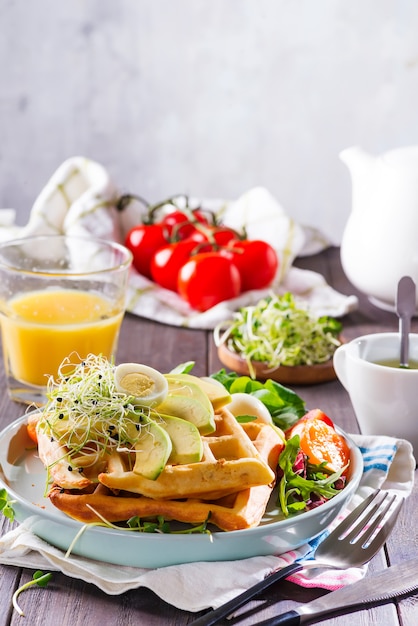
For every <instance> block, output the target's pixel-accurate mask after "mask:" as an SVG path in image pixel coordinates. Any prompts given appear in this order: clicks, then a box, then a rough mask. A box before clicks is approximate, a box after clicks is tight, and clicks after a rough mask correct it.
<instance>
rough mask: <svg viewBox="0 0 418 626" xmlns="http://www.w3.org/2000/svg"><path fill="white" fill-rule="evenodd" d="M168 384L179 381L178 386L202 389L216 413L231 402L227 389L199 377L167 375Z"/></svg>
mask: <svg viewBox="0 0 418 626" xmlns="http://www.w3.org/2000/svg"><path fill="white" fill-rule="evenodd" d="M165 376H166V378H167V380H168V384H169V386H170V381H172V380H173V379H174V380H176V381H177V384H181V383H183V384H185V383H189V384H193V385H196V386H198V387H199V388H200V390H201V391H203V393H204V394H205V395H206V396H207V397H208V398H209V401H210V403H211V404H212V407H213V408H214V410H215V411H217V410H218V409H220V408H221V407H223V406H225V405H226V404H228V403H229V402H231V394H230V393H229V392H228V391H227V390H226V389H225V387H224V386H223V385H220V384H218V383H217V382H216V381H214V382H213V383H212V382H209V381H208V380H206V379H205V380H203V379H202V378H199V376H193V374H166V375H165Z"/></svg>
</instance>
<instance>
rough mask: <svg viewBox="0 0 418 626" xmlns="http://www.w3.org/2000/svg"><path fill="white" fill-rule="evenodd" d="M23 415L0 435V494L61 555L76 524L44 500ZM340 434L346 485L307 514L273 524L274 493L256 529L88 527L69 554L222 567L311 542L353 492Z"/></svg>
mask: <svg viewBox="0 0 418 626" xmlns="http://www.w3.org/2000/svg"><path fill="white" fill-rule="evenodd" d="M26 423H27V415H25V416H23V417H21V418H20V419H18V420H16V421H15V422H13V423H12V424H10V425H9V426H8V427H7V428H6V429H5V430H3V431H2V432H1V433H0V488H5V489H6V490H7V492H8V494H9V495H10V498H11V499H12V500H14V503H13V509H14V511H15V516H16V520H17V521H18V522H20V523H22V522H25V525H26V526H27V527H28V528H30V529H31V531H32V532H33V533H34V534H35V535H37V536H39V537H40V538H42V539H44V540H45V541H47V542H48V543H49V544H51V545H53V546H55V547H57V548H60V549H62V550H64V551H66V550H67V549H68V548H69V546H70V545H71V543H72V542H73V539H74V538H75V536H76V534H77V533H78V531H79V530H80V529H81V528H82V526H83V524H81V523H80V522H77V521H76V520H73V519H71V518H70V517H68V516H66V515H65V514H64V513H62V512H61V511H59V510H58V509H56V508H55V507H54V506H53V505H52V504H51V502H50V501H49V500H48V498H46V497H45V495H44V494H45V487H46V471H45V468H44V467H43V465H42V463H41V461H40V460H39V458H38V456H37V450H36V449H35V448H34V444H33V442H32V444H31V440H30V439H29V437H28V435H27V430H26ZM339 432H340V433H341V434H343V435H344V436H345V437H346V439H347V442H348V444H349V447H350V450H351V459H352V462H351V469H350V475H349V478H348V481H347V485H346V487H345V488H344V489H343V490H342V491H341V492H340V493H338V494H337V495H336V496H335V497H334V498H333V499H332V500H329V501H328V502H326V503H325V504H323V505H321V506H319V507H317V508H314V509H312V510H311V511H308V512H306V513H301V514H300V515H298V516H296V517H292V518H290V519H289V518H288V519H280V514H279V511H278V509H277V508H276V506H275V502H276V499H277V493H275V492H274V493H273V495H272V498H271V499H270V505H269V506H268V508H267V510H266V514H265V516H264V518H263V520H262V522H261V524H260V525H259V526H257V527H256V528H250V529H245V530H236V531H231V532H223V531H216V530H215V531H214V532H212V533H211V534H210V535H207V534H186V535H176V534H152V533H141V532H132V531H130V532H128V531H126V530H125V531H124V530H120V531H119V530H114V529H111V528H103V527H97V526H93V527H91V528H88V529H87V530H86V531H85V532H84V533H82V534H81V536H80V537H79V538H78V539H77V541H76V542H75V545H74V547H73V549H72V553H73V554H77V555H80V556H83V557H86V558H90V559H95V560H98V561H105V562H107V563H113V564H116V565H128V566H132V567H145V568H156V567H165V566H168V565H176V564H179V563H191V562H197V561H229V560H236V559H244V558H248V557H253V556H262V555H272V554H281V553H283V552H286V551H288V550H291V549H294V548H297V547H299V546H301V545H303V544H304V543H306V542H307V541H309V540H310V539H313V538H314V537H316V536H317V535H319V534H320V533H321V532H323V531H324V530H325V528H326V527H327V526H328V525H329V524H330V523H331V522H332V521H333V520H334V519H335V517H336V516H337V515H338V514H339V513H340V511H341V510H342V509H343V508H344V507H345V505H347V504H348V502H349V500H350V499H351V497H352V496H353V494H354V493H355V491H356V489H357V487H358V484H359V482H360V479H361V476H362V473H363V457H362V455H361V452H360V450H359V448H358V447H357V446H356V445H355V444H354V442H353V441H352V440H351V439H350V437H349V436H347V435H346V434H345V433H343V432H342V431H341V430H339Z"/></svg>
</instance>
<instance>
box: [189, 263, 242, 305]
mask: <svg viewBox="0 0 418 626" xmlns="http://www.w3.org/2000/svg"><path fill="white" fill-rule="evenodd" d="M177 289H178V293H179V294H180V296H181V297H182V298H184V299H185V300H186V301H187V302H188V303H189V304H190V306H191V307H192V308H193V309H197V310H198V311H207V310H208V309H210V308H212V307H213V306H215V305H216V304H219V302H223V301H224V300H230V299H231V298H236V297H237V296H238V295H239V294H240V291H241V278H240V273H239V271H238V269H237V267H236V266H235V265H234V263H233V262H232V261H231V260H230V259H228V258H227V257H226V256H223V255H222V254H219V253H218V252H201V253H199V254H196V255H194V256H192V257H191V258H190V259H189V261H187V263H185V265H183V266H182V267H181V269H180V271H179V275H178V285H177Z"/></svg>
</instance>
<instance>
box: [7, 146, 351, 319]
mask: <svg viewBox="0 0 418 626" xmlns="http://www.w3.org/2000/svg"><path fill="white" fill-rule="evenodd" d="M120 195H122V194H121V192H119V191H118V189H117V187H116V185H115V184H114V183H113V182H112V181H111V179H110V176H109V174H108V172H107V171H106V169H105V168H104V167H103V166H102V165H100V164H99V163H96V162H94V161H91V160H90V159H87V158H85V157H72V158H70V159H68V160H66V161H64V163H62V165H61V166H60V167H59V168H58V169H57V171H56V172H55V173H54V174H53V175H52V177H51V178H50V180H49V181H48V182H47V183H46V185H45V187H44V189H43V190H42V191H41V193H40V194H39V196H38V197H37V199H36V200H35V202H34V205H33V208H32V211H31V215H30V219H29V222H28V224H27V225H26V226H24V227H18V226H16V225H15V224H14V218H13V211H11V210H10V209H3V210H2V211H0V240H7V239H10V238H14V237H25V236H28V235H30V234H54V233H60V234H62V233H66V234H71V235H81V236H87V237H89V236H92V235H93V236H97V237H101V238H103V239H110V240H115V241H119V242H120V243H123V242H124V240H125V236H126V234H127V232H128V231H129V229H130V228H131V227H133V226H135V225H136V224H138V223H139V222H140V221H141V218H142V217H143V214H144V210H145V209H144V205H143V203H141V202H139V201H133V202H131V203H129V204H128V205H127V207H126V208H125V209H124V210H123V211H118V210H117V209H116V203H117V200H118V197H119V196H120ZM191 202H192V203H193V200H192V201H191ZM202 202H203V204H204V206H205V208H207V209H209V210H211V211H213V212H214V213H215V214H216V215H217V216H218V217H219V218H221V219H222V222H223V223H224V224H225V225H227V226H231V227H233V228H235V229H236V230H238V231H242V229H244V228H245V231H246V233H247V236H248V238H250V239H264V240H266V241H268V242H269V243H270V244H271V245H272V246H273V247H274V248H275V250H276V252H277V254H278V257H279V261H280V265H279V269H278V273H277V276H276V279H275V281H274V283H273V285H272V286H271V288H270V289H267V290H257V291H252V292H247V293H245V294H242V295H240V296H239V297H238V298H234V299H232V300H229V301H227V302H222V303H220V304H218V305H217V306H215V307H213V308H212V309H210V310H209V311H206V312H204V313H198V312H196V311H194V310H192V309H191V308H190V307H189V306H188V305H187V303H186V302H185V301H184V300H182V299H181V298H180V297H179V296H178V295H177V294H176V293H174V292H172V291H169V290H166V289H163V288H161V287H159V286H158V285H156V284H155V283H153V282H152V281H150V280H148V279H147V278H145V277H143V276H141V275H140V274H138V272H136V271H135V270H134V269H133V270H132V272H131V276H130V289H129V295H128V304H127V307H128V311H129V312H131V313H134V314H136V315H140V316H142V317H145V318H148V319H153V320H155V321H158V322H162V323H164V324H170V325H173V326H186V327H190V328H205V329H212V328H214V327H215V326H216V324H218V323H219V322H222V321H224V320H227V319H230V317H231V313H232V312H233V311H235V310H237V308H239V307H241V306H248V305H250V304H252V303H255V302H257V301H258V300H259V299H260V298H262V297H264V296H265V295H267V294H268V293H269V292H270V290H272V291H274V292H275V293H277V294H282V293H285V292H286V291H291V292H292V293H294V294H295V297H296V299H297V300H299V301H300V303H301V304H302V303H304V304H306V305H308V306H309V307H310V308H311V309H312V310H313V311H314V312H315V313H317V314H318V315H331V316H333V317H341V316H343V315H345V314H346V313H348V312H349V311H352V310H354V309H356V308H357V305H358V301H357V298H356V297H355V296H346V295H343V294H341V293H339V292H337V291H336V290H334V289H333V288H331V287H330V285H328V284H327V283H326V281H325V280H324V278H323V277H322V276H321V275H320V274H317V273H315V272H310V271H305V270H301V269H298V268H295V267H294V266H293V265H292V263H293V261H294V259H295V258H296V256H298V255H300V256H301V255H307V254H313V253H315V252H319V251H320V250H322V249H324V248H326V247H327V246H329V245H330V242H329V241H328V240H327V239H326V238H325V237H324V236H323V235H322V234H321V233H320V232H319V231H317V230H315V228H309V227H303V226H301V225H300V224H297V223H296V222H295V221H294V220H293V219H292V218H291V217H289V216H288V215H287V214H286V212H285V210H284V209H283V207H282V206H281V205H280V203H279V202H277V200H276V199H275V198H273V196H272V195H271V194H270V193H269V192H268V191H267V190H266V189H264V188H262V187H257V188H254V189H251V190H249V191H248V192H246V193H244V194H243V195H242V196H241V197H240V198H238V199H237V200H234V201H225V200H216V199H207V200H204V201H202Z"/></svg>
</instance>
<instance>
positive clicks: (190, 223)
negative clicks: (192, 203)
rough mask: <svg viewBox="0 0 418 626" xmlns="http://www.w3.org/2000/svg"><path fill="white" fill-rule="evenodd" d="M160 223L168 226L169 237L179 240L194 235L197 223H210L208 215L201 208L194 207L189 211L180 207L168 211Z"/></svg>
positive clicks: (207, 224)
mask: <svg viewBox="0 0 418 626" xmlns="http://www.w3.org/2000/svg"><path fill="white" fill-rule="evenodd" d="M160 223H161V224H163V225H164V226H165V227H166V228H167V232H168V235H169V237H175V239H176V240H177V241H179V240H183V239H187V238H188V237H190V236H191V235H193V234H194V233H195V232H196V224H203V225H205V226H209V225H210V222H209V221H208V219H207V217H206V215H205V214H204V213H203V212H202V211H199V209H194V210H193V211H190V212H189V213H186V212H184V211H181V210H180V209H179V210H177V211H172V212H171V213H167V215H166V216H165V217H163V219H162V220H161V222H160Z"/></svg>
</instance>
